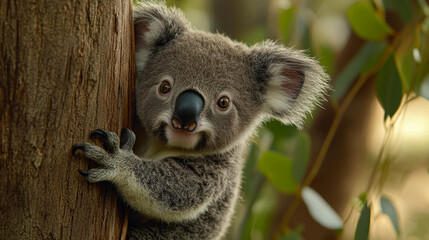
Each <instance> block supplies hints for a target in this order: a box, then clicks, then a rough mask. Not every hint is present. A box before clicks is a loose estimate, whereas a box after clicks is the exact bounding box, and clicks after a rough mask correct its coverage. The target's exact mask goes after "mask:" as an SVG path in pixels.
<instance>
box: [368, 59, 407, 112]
mask: <svg viewBox="0 0 429 240" xmlns="http://www.w3.org/2000/svg"><path fill="white" fill-rule="evenodd" d="M375 90H376V95H377V99H378V101H379V102H380V104H381V106H382V107H383V109H384V118H386V117H387V116H390V117H392V116H393V115H394V114H395V113H396V111H397V110H398V108H399V105H400V104H401V99H402V85H401V80H400V77H399V73H398V70H397V69H396V64H395V61H394V60H393V57H392V56H390V57H389V59H388V60H387V61H386V63H385V64H384V66H383V67H382V68H381V69H380V71H379V72H378V74H377V77H376V84H375Z"/></svg>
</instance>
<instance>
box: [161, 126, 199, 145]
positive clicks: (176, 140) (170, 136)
mask: <svg viewBox="0 0 429 240" xmlns="http://www.w3.org/2000/svg"><path fill="white" fill-rule="evenodd" d="M157 135H158V136H159V137H160V139H161V140H162V141H163V142H165V143H167V145H168V146H170V147H178V148H184V149H195V148H196V146H198V145H200V144H199V143H200V141H201V140H202V139H203V138H204V137H203V135H204V134H203V133H202V132H198V131H195V132H187V131H185V130H177V129H174V128H173V127H172V126H170V125H169V124H167V123H162V124H161V126H160V127H159V130H158V131H157Z"/></svg>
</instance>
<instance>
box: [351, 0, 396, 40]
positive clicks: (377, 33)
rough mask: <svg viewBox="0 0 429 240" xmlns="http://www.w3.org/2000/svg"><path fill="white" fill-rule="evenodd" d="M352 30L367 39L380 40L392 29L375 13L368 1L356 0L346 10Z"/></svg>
mask: <svg viewBox="0 0 429 240" xmlns="http://www.w3.org/2000/svg"><path fill="white" fill-rule="evenodd" d="M347 18H348V19H349V21H350V23H351V25H352V27H353V30H354V31H355V32H356V34H357V35H358V36H360V37H362V38H364V39H367V40H373V41H374V40H382V39H384V38H385V37H386V36H387V35H389V34H390V33H392V29H391V28H390V27H389V25H387V23H386V22H385V21H384V20H383V19H381V18H380V17H379V16H378V15H377V14H376V13H375V10H374V8H373V7H372V5H371V4H370V3H368V2H356V3H355V4H353V5H352V6H351V7H350V8H349V9H348V11H347Z"/></svg>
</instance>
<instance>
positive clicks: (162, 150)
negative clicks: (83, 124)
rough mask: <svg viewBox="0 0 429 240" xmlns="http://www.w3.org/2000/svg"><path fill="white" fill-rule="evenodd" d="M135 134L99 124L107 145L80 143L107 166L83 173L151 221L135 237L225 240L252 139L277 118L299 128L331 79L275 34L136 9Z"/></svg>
mask: <svg viewBox="0 0 429 240" xmlns="http://www.w3.org/2000/svg"><path fill="white" fill-rule="evenodd" d="M133 13H134V30H135V46H136V49H135V50H136V52H135V56H136V69H137V87H136V113H137V116H138V120H139V122H140V124H141V126H142V127H141V128H142V130H141V131H142V132H143V133H144V134H139V137H140V136H141V135H142V137H143V138H144V141H143V143H142V149H143V151H142V153H141V154H139V156H137V154H135V153H134V152H133V146H134V143H135V140H136V135H135V134H134V133H133V131H131V130H129V129H123V130H122V132H121V138H119V137H118V136H117V135H116V134H115V133H112V132H107V131H104V130H100V129H99V130H95V131H93V132H92V133H91V135H90V136H91V137H92V138H97V139H99V140H100V141H101V142H102V143H103V147H99V146H97V145H94V144H91V143H82V144H77V145H74V146H73V148H72V150H73V153H76V152H77V150H79V152H81V153H83V154H84V155H85V156H86V157H87V158H89V159H90V160H93V161H95V162H96V163H98V164H99V167H97V168H93V169H89V170H88V171H82V170H79V172H80V173H81V174H82V175H83V176H84V177H85V178H86V179H87V180H88V181H89V182H91V183H95V182H100V181H109V182H111V183H113V184H114V185H115V187H116V188H117V190H118V192H119V193H120V195H121V196H122V197H123V199H124V200H125V201H126V202H127V203H128V204H129V206H130V207H131V208H132V209H133V210H134V211H135V212H136V213H137V215H139V216H141V219H144V220H135V221H131V223H130V227H129V230H128V234H127V238H128V239H185V240H186V239H220V238H221V237H222V236H223V235H224V233H225V232H226V230H227V228H228V226H229V223H230V219H231V217H232V215H233V213H234V206H235V204H236V202H237V198H238V196H239V191H240V184H241V174H242V169H243V165H244V160H243V158H242V155H243V151H244V150H245V148H246V144H247V142H248V139H249V137H250V136H251V135H252V134H253V133H255V131H256V129H257V127H258V126H260V125H261V123H263V122H264V121H266V120H268V119H271V118H274V119H277V120H279V121H281V122H282V123H284V124H292V125H296V126H297V127H299V128H301V127H302V125H303V121H304V118H305V116H306V115H307V114H308V113H310V112H311V111H312V109H313V108H314V107H315V106H317V105H318V103H320V101H322V100H323V99H324V95H325V92H326V91H327V89H328V88H329V84H328V77H327V75H326V74H325V73H324V70H323V68H322V67H321V66H320V65H319V64H318V62H317V61H316V60H314V59H312V58H310V57H308V56H306V55H305V54H304V53H303V52H301V51H297V50H293V49H291V48H287V47H284V46H282V45H280V44H277V43H274V42H272V41H265V42H262V43H259V44H256V45H254V46H247V45H245V44H243V43H240V42H237V41H233V40H231V39H230V38H228V37H226V36H224V35H222V34H219V33H215V34H214V33H208V32H203V31H199V30H196V29H193V28H192V27H191V26H190V24H189V22H188V21H187V20H186V19H185V18H184V16H183V13H182V12H180V11H179V10H177V9H175V8H167V7H166V6H165V5H164V4H156V3H153V2H150V3H140V4H139V5H138V6H135V7H134V10H133Z"/></svg>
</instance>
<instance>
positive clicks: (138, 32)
mask: <svg viewBox="0 0 429 240" xmlns="http://www.w3.org/2000/svg"><path fill="white" fill-rule="evenodd" d="M133 15H134V38H135V47H136V67H137V72H139V71H142V70H143V69H144V66H145V65H146V62H147V60H148V59H149V57H150V55H151V54H152V53H153V52H155V51H156V50H157V49H158V48H160V47H162V46H164V45H166V44H168V43H169V42H170V41H171V40H173V39H175V38H176V37H177V36H179V35H180V34H181V33H183V32H185V31H186V30H187V29H188V26H189V23H188V22H187V21H186V19H185V18H184V17H183V13H182V12H181V11H179V10H177V9H176V8H174V7H171V8H167V7H166V6H165V5H164V4H157V3H153V2H149V3H139V5H137V6H134V9H133Z"/></svg>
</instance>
